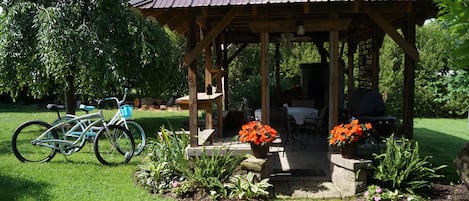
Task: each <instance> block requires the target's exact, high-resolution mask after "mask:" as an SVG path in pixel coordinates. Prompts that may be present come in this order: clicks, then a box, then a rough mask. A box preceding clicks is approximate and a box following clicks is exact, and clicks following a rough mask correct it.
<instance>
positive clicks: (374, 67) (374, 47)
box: [371, 26, 380, 90]
mask: <svg viewBox="0 0 469 201" xmlns="http://www.w3.org/2000/svg"><path fill="white" fill-rule="evenodd" d="M378 31H379V30H378V27H376V26H373V28H372V39H371V41H372V42H371V87H372V88H373V89H375V90H378V84H379V48H380V47H379V34H378Z"/></svg>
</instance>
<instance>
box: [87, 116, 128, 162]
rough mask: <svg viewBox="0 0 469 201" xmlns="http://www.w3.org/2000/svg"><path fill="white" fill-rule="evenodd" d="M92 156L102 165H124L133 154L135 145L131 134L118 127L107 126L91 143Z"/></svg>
mask: <svg viewBox="0 0 469 201" xmlns="http://www.w3.org/2000/svg"><path fill="white" fill-rule="evenodd" d="M93 148H94V154H95V155H96V158H97V159H98V161H99V162H101V163H102V164H103V165H111V166H112V165H118V164H125V163H128V162H129V161H130V159H131V158H132V156H133V154H134V149H135V144H134V139H133V137H132V134H130V132H129V131H128V130H127V129H126V128H124V127H122V126H119V125H109V126H108V127H107V129H106V128H103V129H101V130H100V131H99V132H98V134H97V135H96V138H95V139H94V143H93Z"/></svg>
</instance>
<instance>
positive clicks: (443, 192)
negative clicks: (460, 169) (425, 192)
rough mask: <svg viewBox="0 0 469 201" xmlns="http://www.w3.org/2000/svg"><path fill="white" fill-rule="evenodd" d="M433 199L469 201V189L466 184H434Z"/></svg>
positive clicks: (440, 200)
mask: <svg viewBox="0 0 469 201" xmlns="http://www.w3.org/2000/svg"><path fill="white" fill-rule="evenodd" d="M430 199H431V200H439V201H446V200H458V201H469V191H468V190H467V189H466V186H464V184H458V185H448V184H435V185H434V186H433V194H432V195H431V197H430Z"/></svg>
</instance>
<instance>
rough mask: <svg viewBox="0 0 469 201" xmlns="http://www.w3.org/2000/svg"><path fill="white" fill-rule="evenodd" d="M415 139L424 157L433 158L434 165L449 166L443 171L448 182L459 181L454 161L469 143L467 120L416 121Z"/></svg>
mask: <svg viewBox="0 0 469 201" xmlns="http://www.w3.org/2000/svg"><path fill="white" fill-rule="evenodd" d="M414 138H415V140H417V141H418V142H419V146H420V153H421V154H422V155H431V156H433V158H432V159H431V161H432V162H433V164H434V165H441V164H446V165H448V167H447V168H445V169H444V170H443V174H444V175H446V179H445V180H446V181H449V182H458V181H459V176H458V175H457V173H456V168H455V166H454V163H453V160H454V158H455V157H456V155H457V154H458V153H459V151H461V149H462V148H463V147H464V144H466V143H468V142H469V128H468V122H467V119H415V120H414Z"/></svg>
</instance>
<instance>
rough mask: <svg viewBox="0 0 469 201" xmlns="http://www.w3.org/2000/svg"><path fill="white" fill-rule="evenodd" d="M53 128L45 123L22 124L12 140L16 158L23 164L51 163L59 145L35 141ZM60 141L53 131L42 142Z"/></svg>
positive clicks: (29, 122)
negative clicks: (49, 140)
mask: <svg viewBox="0 0 469 201" xmlns="http://www.w3.org/2000/svg"><path fill="white" fill-rule="evenodd" d="M50 127H51V126H50V125H49V124H48V123H46V122H43V121H28V122H25V123H23V124H21V125H20V126H19V127H18V128H17V129H16V130H15V132H14V133H13V136H12V138H11V147H12V149H13V153H14V154H15V156H16V158H18V160H20V161H21V162H47V161H50V160H51V159H52V158H53V157H54V156H55V153H56V152H57V150H56V149H54V148H51V147H50V146H52V147H57V146H58V145H57V144H54V143H52V142H50V143H37V144H35V143H34V142H33V141H34V140H36V139H37V137H39V136H40V135H41V134H42V133H44V132H45V131H46V130H47V129H49V128H50ZM45 139H58V137H57V133H56V132H55V131H54V130H52V131H51V132H50V133H49V134H48V135H46V136H45V137H44V138H43V139H42V140H45Z"/></svg>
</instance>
